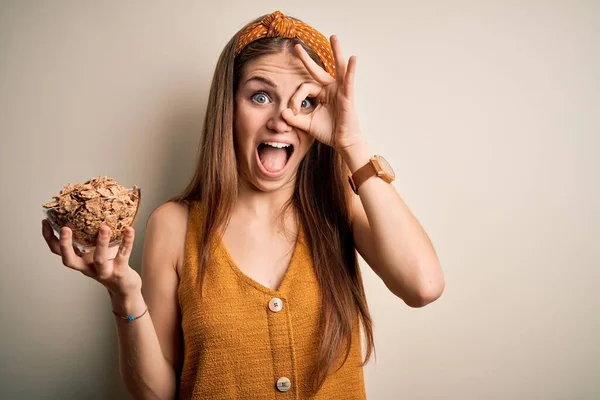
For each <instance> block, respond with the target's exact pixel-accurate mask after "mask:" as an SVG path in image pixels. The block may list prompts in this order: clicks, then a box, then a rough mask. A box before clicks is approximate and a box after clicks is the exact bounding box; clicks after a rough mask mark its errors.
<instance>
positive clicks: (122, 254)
mask: <svg viewBox="0 0 600 400" xmlns="http://www.w3.org/2000/svg"><path fill="white" fill-rule="evenodd" d="M134 239H135V230H134V229H133V228H132V227H127V228H125V230H124V231H123V241H122V242H121V245H120V246H119V252H118V253H117V256H116V257H115V269H121V268H124V267H127V266H128V265H129V257H130V256H131V252H132V250H133V241H134ZM115 272H116V271H115Z"/></svg>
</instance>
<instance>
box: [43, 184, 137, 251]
mask: <svg viewBox="0 0 600 400" xmlns="http://www.w3.org/2000/svg"><path fill="white" fill-rule="evenodd" d="M128 193H129V196H130V198H132V199H133V200H134V201H135V198H136V197H137V204H136V207H135V213H134V214H133V218H132V220H131V223H130V224H129V225H126V226H133V224H134V223H135V220H136V217H137V215H138V212H139V210H140V203H141V201H142V191H141V189H140V188H133V189H129V190H128ZM111 198H116V196H105V197H102V199H103V200H110V199H111ZM42 212H43V214H44V217H45V218H46V219H47V220H48V222H49V223H50V226H51V227H52V230H53V231H54V234H55V236H56V237H58V238H60V228H62V227H63V226H66V227H68V228H71V230H72V231H73V237H72V240H73V247H74V248H75V249H76V250H78V251H79V252H80V253H81V254H87V253H92V252H93V251H94V249H95V248H96V244H95V243H87V242H84V241H82V240H77V239H76V236H80V235H79V234H78V232H77V231H76V230H75V228H74V227H73V226H72V225H71V224H69V223H66V224H63V225H61V224H60V223H59V222H58V221H57V218H56V211H54V209H52V208H45V207H42ZM101 223H105V220H103V221H102V222H101ZM112 235H114V232H111V236H112ZM96 236H97V235H96ZM122 241H123V239H122V236H121V237H120V238H118V239H116V238H115V239H113V240H111V241H110V242H109V244H108V247H110V248H111V249H112V250H113V251H111V253H113V252H114V253H115V255H116V252H117V251H118V246H119V245H120V244H121V242H122ZM113 258H114V257H113Z"/></svg>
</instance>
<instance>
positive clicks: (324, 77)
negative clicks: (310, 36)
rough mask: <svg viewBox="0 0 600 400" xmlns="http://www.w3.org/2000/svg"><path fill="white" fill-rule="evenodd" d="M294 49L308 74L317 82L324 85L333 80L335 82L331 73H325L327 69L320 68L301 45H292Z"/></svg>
mask: <svg viewBox="0 0 600 400" xmlns="http://www.w3.org/2000/svg"><path fill="white" fill-rule="evenodd" d="M294 49H296V54H297V55H298V58H300V61H302V64H304V66H305V67H306V69H307V70H308V72H309V73H310V75H311V76H312V77H313V78H314V79H315V80H316V81H317V82H319V83H320V84H321V85H324V86H325V85H330V84H332V83H333V82H335V79H333V78H332V77H331V75H329V74H328V73H327V71H325V70H324V69H323V68H321V67H320V66H319V64H317V63H316V62H315V60H313V59H312V58H310V56H309V55H308V53H307V52H306V50H304V47H302V45H300V44H297V45H296V46H294Z"/></svg>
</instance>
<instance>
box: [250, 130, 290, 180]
mask: <svg viewBox="0 0 600 400" xmlns="http://www.w3.org/2000/svg"><path fill="white" fill-rule="evenodd" d="M268 141H269V142H271V140H268ZM261 143H262V142H261ZM278 143H284V142H278ZM289 144H291V143H289ZM254 153H255V157H256V164H257V165H258V169H259V171H260V172H261V174H263V175H264V176H266V177H267V178H270V179H278V178H281V177H282V176H283V175H284V174H285V173H286V171H287V168H288V165H290V161H291V159H292V157H293V156H294V155H293V154H292V155H291V157H290V158H289V159H288V160H287V161H286V163H285V166H284V167H283V169H282V170H281V171H279V172H269V171H267V170H266V169H265V167H264V165H263V164H262V163H261V162H260V157H259V156H258V147H257V148H256V149H255V150H254Z"/></svg>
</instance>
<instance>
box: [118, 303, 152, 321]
mask: <svg viewBox="0 0 600 400" xmlns="http://www.w3.org/2000/svg"><path fill="white" fill-rule="evenodd" d="M112 312H113V314H115V315H116V316H117V317H119V318H121V319H124V320H126V321H127V322H133V321H135V320H136V319H140V318H142V317H143V316H144V315H146V313H147V312H148V306H146V310H145V311H144V312H143V313H141V314H140V315H139V316H137V317H136V316H134V315H128V316H126V317H124V316H122V315H119V314H117V313H116V312H115V310H112Z"/></svg>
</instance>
